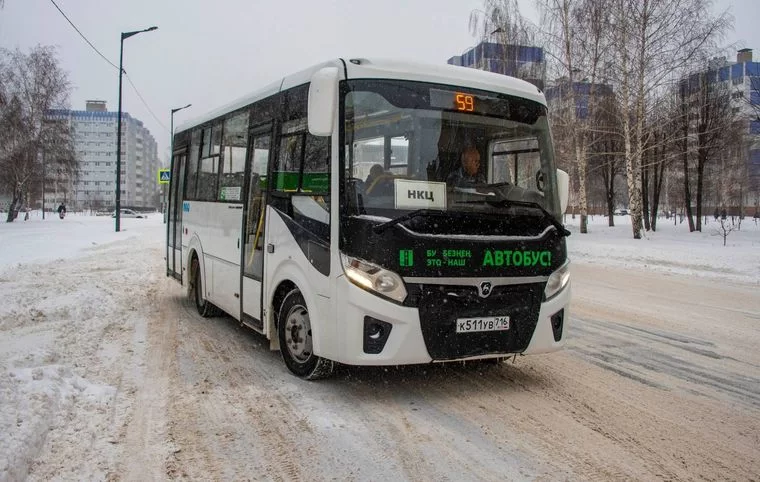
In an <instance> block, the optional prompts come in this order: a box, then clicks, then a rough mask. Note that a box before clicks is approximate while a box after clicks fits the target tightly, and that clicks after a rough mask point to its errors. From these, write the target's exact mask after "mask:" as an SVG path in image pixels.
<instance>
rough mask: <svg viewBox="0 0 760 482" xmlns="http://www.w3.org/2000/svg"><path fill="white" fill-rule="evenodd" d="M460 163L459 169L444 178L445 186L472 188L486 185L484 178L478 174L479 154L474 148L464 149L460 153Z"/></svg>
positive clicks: (481, 174)
mask: <svg viewBox="0 0 760 482" xmlns="http://www.w3.org/2000/svg"><path fill="white" fill-rule="evenodd" d="M460 162H461V166H460V167H459V169H457V170H456V171H453V172H452V173H451V174H449V177H448V178H446V184H448V185H449V186H455V187H472V186H475V185H476V184H485V183H486V177H485V176H484V175H483V173H482V172H480V153H479V152H478V150H477V149H476V148H475V147H473V146H468V147H466V148H465V149H464V151H462V156H461V159H460Z"/></svg>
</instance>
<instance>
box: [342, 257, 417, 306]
mask: <svg viewBox="0 0 760 482" xmlns="http://www.w3.org/2000/svg"><path fill="white" fill-rule="evenodd" d="M340 260H341V262H342V264H343V271H344V272H345V273H346V276H347V277H348V279H350V280H351V282H352V283H354V284H355V285H357V286H359V287H361V288H364V289H365V290H368V291H373V292H375V293H377V294H379V295H382V296H385V297H387V298H390V299H392V300H395V301H398V302H399V303H402V302H403V301H404V300H405V299H406V287H405V286H404V281H403V280H402V279H401V277H400V276H399V275H397V274H396V273H394V272H393V271H388V270H387V269H383V268H381V267H380V266H377V265H376V264H372V263H369V262H367V261H364V260H361V259H359V258H354V257H352V256H347V255H345V254H343V253H341V254H340Z"/></svg>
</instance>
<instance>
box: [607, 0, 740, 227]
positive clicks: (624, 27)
mask: <svg viewBox="0 0 760 482" xmlns="http://www.w3.org/2000/svg"><path fill="white" fill-rule="evenodd" d="M710 6H711V4H710V2H709V1H708V0H638V1H635V2H631V1H630V0H613V2H612V9H611V10H612V24H613V38H614V39H615V44H616V50H617V51H618V56H617V57H616V58H615V59H614V62H613V65H614V72H615V80H616V86H619V88H617V89H616V90H615V92H616V96H617V98H618V105H619V108H620V111H621V115H622V127H623V137H624V141H623V145H624V156H625V163H626V177H627V181H628V196H629V202H628V204H629V211H630V215H631V228H632V230H633V237H634V238H635V239H640V238H641V231H642V229H643V224H642V218H643V216H642V184H641V183H642V176H641V163H642V157H643V154H644V146H645V145H647V142H648V141H647V139H646V137H647V131H646V128H645V127H646V126H645V122H646V118H647V114H648V111H649V110H650V109H651V108H652V107H653V102H652V100H653V98H654V97H655V96H657V95H660V94H661V92H662V90H663V89H664V88H666V86H667V82H668V79H669V78H670V77H671V74H672V72H673V71H678V70H679V69H681V68H682V67H683V66H684V65H686V64H688V63H689V62H692V61H693V60H694V58H695V57H696V55H697V53H698V52H700V51H702V50H704V49H710V48H712V47H714V44H715V43H716V42H717V41H718V40H719V39H720V38H721V37H722V35H723V34H724V33H725V31H726V30H727V29H728V28H729V27H730V25H731V24H730V20H729V18H728V16H727V15H726V14H722V15H719V16H717V17H716V16H714V15H712V13H711V12H710Z"/></svg>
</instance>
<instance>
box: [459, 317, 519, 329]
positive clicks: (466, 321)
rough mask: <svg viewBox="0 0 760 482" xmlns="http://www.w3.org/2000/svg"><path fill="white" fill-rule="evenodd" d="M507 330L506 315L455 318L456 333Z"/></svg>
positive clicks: (507, 318)
mask: <svg viewBox="0 0 760 482" xmlns="http://www.w3.org/2000/svg"><path fill="white" fill-rule="evenodd" d="M504 330H509V317H508V316H486V317H483V318H457V333H476V332H479V331H504Z"/></svg>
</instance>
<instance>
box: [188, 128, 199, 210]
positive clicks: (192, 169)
mask: <svg viewBox="0 0 760 482" xmlns="http://www.w3.org/2000/svg"><path fill="white" fill-rule="evenodd" d="M200 148H201V131H200V129H196V130H194V131H193V134H192V137H191V140H190V159H189V160H188V161H187V184H186V185H185V199H196V194H195V188H196V184H197V181H198V153H199V152H200Z"/></svg>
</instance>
